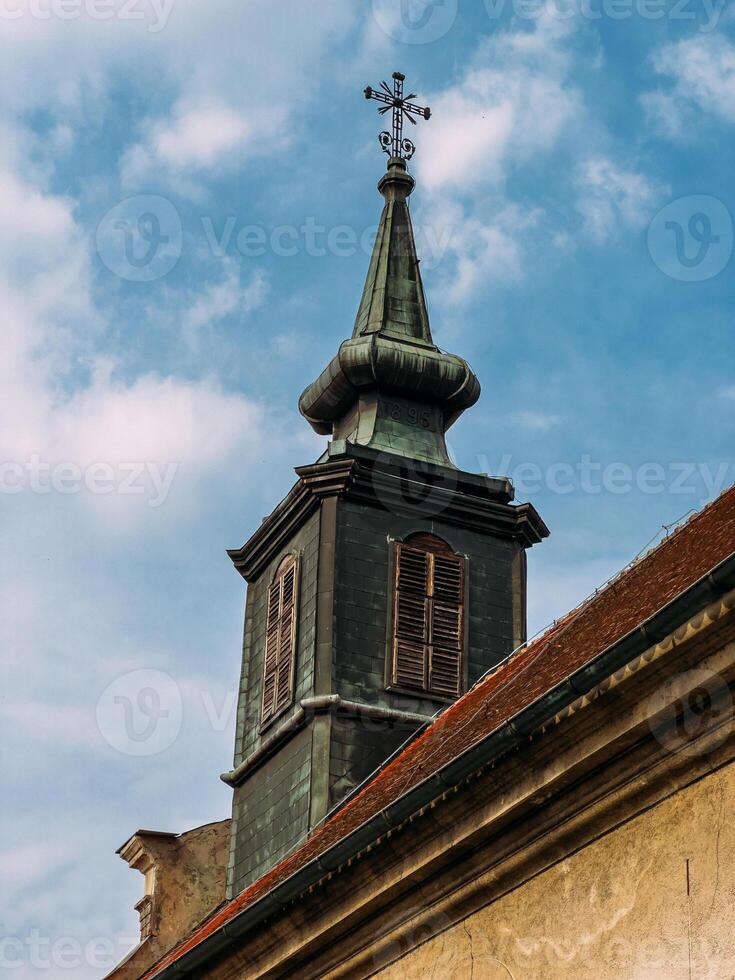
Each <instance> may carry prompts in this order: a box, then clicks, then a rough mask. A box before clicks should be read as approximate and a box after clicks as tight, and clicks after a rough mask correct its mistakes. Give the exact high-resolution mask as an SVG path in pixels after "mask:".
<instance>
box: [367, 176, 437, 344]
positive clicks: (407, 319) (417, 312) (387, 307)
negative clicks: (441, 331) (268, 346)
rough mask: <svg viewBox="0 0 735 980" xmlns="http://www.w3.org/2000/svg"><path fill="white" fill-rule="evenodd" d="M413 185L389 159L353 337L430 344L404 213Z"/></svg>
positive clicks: (413, 245) (408, 221)
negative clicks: (378, 336) (376, 335)
mask: <svg viewBox="0 0 735 980" xmlns="http://www.w3.org/2000/svg"><path fill="white" fill-rule="evenodd" d="M414 187H415V181H414V179H413V177H411V176H410V175H409V174H408V173H406V161H405V160H403V159H401V158H399V157H391V159H390V160H389V161H388V172H387V173H386V174H385V175H384V176H383V178H382V180H381V181H380V183H379V184H378V190H379V191H380V193H381V194H382V195H383V197H384V198H385V206H384V207H383V213H382V215H381V217H380V224H379V226H378V234H377V237H376V240H375V247H374V248H373V254H372V258H371V260H370V267H369V269H368V274H367V279H366V281H365V288H364V290H363V293H362V299H361V300H360V308H359V309H358V311H357V317H356V319H355V329H354V332H353V334H352V336H353V337H361V336H364V335H365V334H371V333H381V334H383V336H386V337H396V338H406V337H410V338H412V339H413V340H414V341H417V342H419V343H424V344H430V345H433V341H432V339H431V328H430V326H429V314H428V312H427V310H426V299H425V297H424V288H423V284H422V282H421V273H420V271H419V259H418V257H417V255H416V243H415V241H414V237H413V228H412V227H411V216H410V214H409V210H408V203H407V202H408V196H409V194H410V193H411V191H412V190H413V189H414Z"/></svg>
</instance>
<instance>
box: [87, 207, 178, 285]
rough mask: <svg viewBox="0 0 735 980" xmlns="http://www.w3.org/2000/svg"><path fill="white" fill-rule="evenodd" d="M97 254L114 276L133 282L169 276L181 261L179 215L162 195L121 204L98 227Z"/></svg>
mask: <svg viewBox="0 0 735 980" xmlns="http://www.w3.org/2000/svg"><path fill="white" fill-rule="evenodd" d="M95 240H96V245H97V252H98V253H99V256H100V258H101V259H102V261H103V262H104V264H105V265H106V266H107V268H108V269H109V270H110V272H112V273H114V275H116V276H119V277H120V279H126V280H128V281H130V282H152V281H153V280H154V279H160V278H161V277H162V276H165V275H167V273H169V272H170V271H171V270H172V269H173V268H174V266H175V265H176V263H177V262H178V261H179V258H180V257H181V250H182V245H183V231H182V226H181V218H180V217H179V212H178V211H177V210H176V208H175V207H174V206H173V204H172V203H171V201H169V200H168V199H167V198H165V197H161V196H160V195H158V194H138V195H136V196H135V197H128V198H126V199H125V200H124V201H120V203H119V204H116V205H115V206H114V207H113V208H110V210H109V211H108V212H107V214H106V215H105V216H104V217H103V218H102V220H101V221H100V223H99V225H98V226H97V234H96V239H95Z"/></svg>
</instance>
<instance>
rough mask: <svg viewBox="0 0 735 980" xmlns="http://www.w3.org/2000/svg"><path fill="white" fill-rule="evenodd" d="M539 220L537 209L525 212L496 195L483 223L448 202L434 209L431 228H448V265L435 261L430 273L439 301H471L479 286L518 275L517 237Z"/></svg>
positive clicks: (510, 280)
mask: <svg viewBox="0 0 735 980" xmlns="http://www.w3.org/2000/svg"><path fill="white" fill-rule="evenodd" d="M540 219H541V212H540V211H539V210H535V211H524V210H523V209H522V208H520V207H518V206H517V205H514V204H511V203H508V202H506V201H503V200H502V199H501V198H498V199H497V209H496V210H495V209H494V212H493V214H492V216H491V217H489V218H488V219H487V221H483V220H481V219H480V218H478V217H475V216H474V215H473V214H472V213H471V212H470V211H469V209H468V210H465V208H464V207H463V206H462V205H460V204H458V203H452V202H451V201H448V202H446V203H445V204H443V205H440V206H439V207H437V208H435V209H434V210H433V211H432V217H431V221H432V223H433V227H435V228H441V229H450V230H451V236H450V237H448V245H447V251H448V253H449V255H450V260H451V264H450V265H449V267H447V266H445V265H444V264H440V266H439V268H438V269H437V271H436V272H435V273H433V276H434V278H435V287H436V297H435V299H436V302H437V303H438V305H440V306H442V307H447V308H451V307H453V306H455V305H457V304H462V303H464V302H466V301H468V300H470V299H471V298H472V297H473V296H475V295H476V294H477V293H478V291H480V290H481V289H482V288H483V287H487V286H488V285H492V284H497V283H516V282H519V281H520V280H521V279H523V277H524V274H525V270H524V258H525V255H524V250H523V246H522V241H523V238H524V236H525V235H526V234H529V233H531V232H532V231H533V229H535V228H536V227H537V226H538V222H539V220H540Z"/></svg>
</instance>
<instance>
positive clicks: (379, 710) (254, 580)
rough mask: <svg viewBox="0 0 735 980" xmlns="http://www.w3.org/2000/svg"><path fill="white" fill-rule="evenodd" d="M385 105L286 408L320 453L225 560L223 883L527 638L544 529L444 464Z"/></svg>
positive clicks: (313, 821) (471, 378)
mask: <svg viewBox="0 0 735 980" xmlns="http://www.w3.org/2000/svg"><path fill="white" fill-rule="evenodd" d="M402 86H403V76H400V75H398V73H396V75H394V89H393V92H391V90H390V89H389V88H388V86H387V85H385V83H383V88H384V91H382V92H381V91H378V92H375V91H373V90H372V89H367V90H366V92H365V94H366V97H367V98H370V99H377V100H378V101H380V102H384V103H385V104H386V110H384V111H387V109H392V111H393V130H392V133H384V134H382V135H381V146H383V148H384V149H385V150H386V152H387V153H388V154H389V159H388V167H387V172H386V173H385V174H384V175H383V177H382V178H381V180H380V182H379V184H378V189H379V191H380V193H381V194H382V196H383V199H384V205H383V211H382V215H381V219H380V225H379V229H378V234H377V237H376V241H375V246H374V249H373V253H372V257H371V260H370V266H369V269H368V274H367V279H366V282H365V288H364V290H363V293H362V298H361V300H360V304H359V308H358V312H357V317H356V320H355V325H354V330H353V332H352V337H351V338H350V339H348V340H345V341H344V343H342V345H341V346H340V348H339V350H338V352H337V354H336V355H335V357H334V358H333V359H332V360H331V361H330V363H329V364H328V365H327V367H326V368H325V369H324V371H322V373H321V374H320V375H319V377H318V378H317V379H316V380H315V381H314V382H313V383H312V384H311V385H309V386H308V387H307V388H306V390H305V391H304V392H303V394H302V395H301V398H300V400H299V408H300V411H301V413H302V415H303V416H304V417H305V418H306V420H307V421H308V422H309V423H310V424H311V426H312V427H313V428H314V429H315V430H316V431H317V432H318V433H320V434H322V435H325V436H329V437H330V441H329V443H328V445H327V449H326V450H325V452H324V454H323V455H322V456H321V457H320V459H319V460H317V462H316V463H313V464H311V465H307V466H299V467H297V468H296V474H297V478H298V479H297V482H296V484H295V485H294V487H293V488H292V490H291V491H290V492H289V494H288V495H287V496H286V497H285V499H284V500H283V501H281V503H280V504H278V506H277V507H276V508H275V510H274V511H273V512H272V513H271V514H270V516H269V517H267V518H266V519H265V521H263V523H262V524H261V525H260V527H259V528H258V529H257V531H256V532H255V533H254V534H253V536H252V537H251V538H250V539H249V540H248V541H247V542H246V544H245V545H244V546H243V547H242V548H239V549H236V550H233V551H230V552H229V555H230V557H231V559H232V561H233V563H234V565H235V567H236V568H237V570H238V571H239V572H240V574H241V575H242V576H243V578H244V579H245V580H246V582H247V585H248V588H247V600H246V609H245V632H244V641H243V660H242V673H241V680H240V694H239V706H238V716H237V733H236V743H235V760H234V768H233V769H232V771H230V772H228V773H225V774H224V775H223V776H222V778H223V780H224V781H225V782H226V783H228V784H229V785H230V786H232V787H233V791H234V798H233V819H232V837H231V850H230V863H229V869H228V890H229V894H230V895H231V896H234V895H236V894H238V893H239V892H240V891H242V890H243V889H244V888H246V887H247V886H248V885H249V884H250V883H252V882H253V881H255V880H256V879H257V878H259V877H260V876H261V875H262V874H264V873H266V872H267V871H268V870H269V869H270V868H271V867H273V866H274V865H275V864H276V863H277V862H278V861H279V860H280V859H281V858H282V857H284V856H285V855H286V854H287V853H288V852H289V851H290V850H292V849H293V848H294V847H295V846H296V845H297V844H298V843H300V842H301V841H302V840H303V839H305V838H306V837H307V836H308V835H309V833H310V832H311V831H312V830H313V829H314V828H315V827H317V826H319V825H320V824H321V823H322V822H323V821H325V820H326V819H328V816H329V814H330V812H331V811H332V810H333V809H334V808H335V807H337V806H339V805H340V803H341V802H342V801H343V800H344V799H345V798H346V797H347V796H348V795H349V794H350V793H351V792H352V791H353V790H354V789H355V788H356V787H358V786H359V784H360V783H361V782H362V781H363V780H365V779H367V778H368V777H369V776H370V775H371V773H373V772H374V771H375V770H376V769H377V768H378V767H379V766H381V765H382V764H383V763H384V762H385V761H386V760H387V759H388V757H389V756H390V755H391V754H392V753H393V752H394V751H395V750H396V749H397V748H398V747H399V746H400V745H401V744H402V743H403V742H404V741H405V740H406V739H407V738H408V737H410V735H411V734H412V733H414V732H416V731H417V730H418V729H419V728H420V727H421V726H422V725H423V724H425V722H426V721H427V720H428V719H430V718H431V717H432V716H433V715H434V714H435V713H436V712H437V711H441V709H442V707H443V706H445V705H447V704H450V703H451V702H452V701H453V700H455V699H456V698H457V697H459V696H461V695H462V694H463V693H464V692H465V691H466V690H467V689H468V688H469V687H471V686H472V685H473V684H474V683H476V681H477V680H478V679H479V678H480V677H482V675H483V674H485V673H486V672H487V671H488V670H490V669H491V668H493V667H494V666H495V665H497V664H498V663H499V662H500V661H502V660H503V659H504V658H506V657H507V656H508V655H509V654H510V653H511V652H512V651H513V650H514V649H516V648H517V647H518V646H520V645H521V644H522V643H523V642H524V641H525V637H526V624H525V604H526V603H525V597H526V561H525V553H526V549H527V548H529V547H530V546H531V545H533V544H535V543H537V542H538V541H540V540H542V538H544V537H546V536H547V535H548V530H547V528H546V526H545V524H544V523H543V521H542V520H541V518H540V517H539V515H538V514H537V512H536V510H535V509H534V508H533V506H532V505H531V504H520V505H519V504H515V503H513V487H512V484H511V483H510V481H509V480H507V479H505V478H502V477H489V476H486V475H477V474H473V473H468V472H464V471H462V470H459V469H458V468H457V467H456V466H454V464H453V463H452V461H451V460H450V458H449V455H448V453H447V448H446V443H445V434H446V431H447V429H448V428H449V427H450V426H451V425H452V424H453V423H454V422H455V420H456V419H457V418H458V417H459V416H460V415H461V413H462V412H463V411H465V410H466V409H468V408H470V407H471V406H472V405H473V404H474V403H475V402H476V401H477V399H478V397H479V394H480V385H479V382H478V380H477V378H476V376H475V374H474V372H473V371H472V369H471V368H470V366H469V365H468V364H467V363H466V361H464V360H463V359H462V358H461V357H458V356H456V355H453V354H447V353H444V352H443V351H442V350H440V349H439V348H438V347H437V346H436V344H435V343H434V341H433V338H432V334H431V328H430V324H429V316H428V311H427V305H426V300H425V296H424V290H423V285H422V281H421V274H420V271H419V260H418V257H417V255H416V247H415V242H414V237H413V230H412V227H411V218H410V213H409V208H408V198H409V196H410V194H411V193H412V191H413V190H414V186H415V185H414V180H413V177H411V176H410V174H409V173H408V171H407V159H408V158H410V156H411V155H412V153H413V144H412V143H410V141H408V140H404V139H403V136H402V119H403V116H404V115H406V116H409V117H411V116H412V115H419V114H420V115H423V117H424V118H426V119H428V118H429V115H430V113H429V110H428V109H421V108H420V107H418V106H415V105H413V104H412V103H410V101H409V100H410V99H411V98H413V97H414V96H408V97H407V98H405V99H404V98H403V94H402V91H403V89H402Z"/></svg>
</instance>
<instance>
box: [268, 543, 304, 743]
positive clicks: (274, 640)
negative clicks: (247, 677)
mask: <svg viewBox="0 0 735 980" xmlns="http://www.w3.org/2000/svg"><path fill="white" fill-rule="evenodd" d="M297 592H298V560H297V559H296V558H295V557H294V556H293V555H289V556H288V557H287V558H284V560H283V561H282V562H281V564H280V565H279V566H278V571H277V572H276V574H275V577H274V579H273V582H272V583H271V587H270V589H269V590H268V617H267V621H266V638H265V658H264V664H263V710H262V723H263V724H264V725H265V724H267V723H268V722H269V721H271V720H272V719H273V718H275V717H276V716H277V715H279V714H280V713H281V712H282V711H283V710H284V709H285V708H287V707H288V706H289V705H290V704H291V702H292V701H293V689H294V672H295V667H296V616H297V606H298V595H297Z"/></svg>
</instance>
